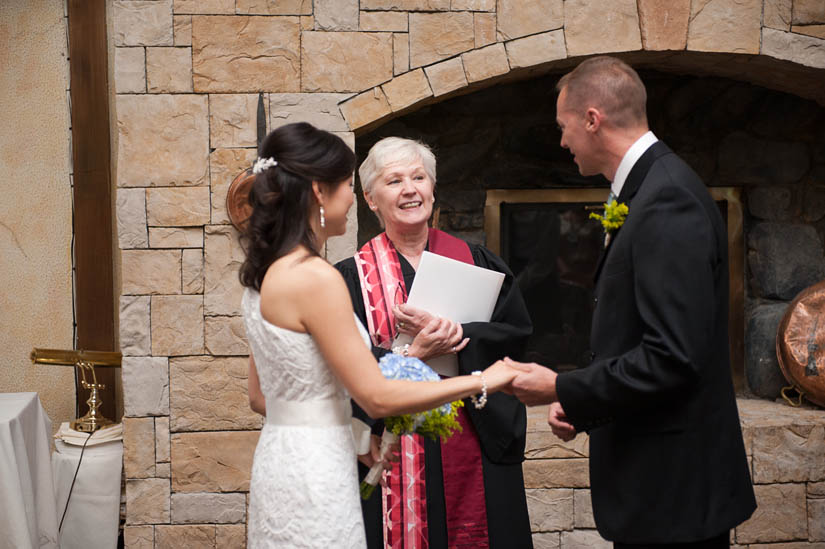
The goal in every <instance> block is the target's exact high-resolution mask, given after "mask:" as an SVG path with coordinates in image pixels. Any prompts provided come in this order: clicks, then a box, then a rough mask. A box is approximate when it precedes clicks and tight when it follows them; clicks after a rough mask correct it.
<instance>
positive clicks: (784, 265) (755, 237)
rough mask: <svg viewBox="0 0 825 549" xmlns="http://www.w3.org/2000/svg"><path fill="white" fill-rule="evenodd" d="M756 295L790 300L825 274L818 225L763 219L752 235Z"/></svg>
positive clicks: (754, 290)
mask: <svg viewBox="0 0 825 549" xmlns="http://www.w3.org/2000/svg"><path fill="white" fill-rule="evenodd" d="M748 248H749V249H748V263H749V265H750V269H751V272H752V273H753V279H752V280H751V284H752V290H753V293H754V295H756V296H759V297H764V298H768V299H781V300H786V301H789V300H791V299H793V298H794V297H795V296H796V295H797V294H798V293H799V292H800V291H802V290H804V289H805V288H807V287H808V286H810V285H812V284H814V283H816V282H819V281H820V280H822V279H823V278H825V257H823V248H822V241H821V240H820V238H819V235H818V234H817V232H816V229H814V228H813V227H811V226H809V225H794V224H789V223H771V222H767V223H760V224H758V225H756V226H755V227H754V228H753V230H752V231H751V233H750V235H749V238H748Z"/></svg>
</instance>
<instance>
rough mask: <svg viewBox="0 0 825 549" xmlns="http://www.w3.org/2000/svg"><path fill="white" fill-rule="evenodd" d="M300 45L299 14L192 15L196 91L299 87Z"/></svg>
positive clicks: (275, 90) (286, 90) (228, 91)
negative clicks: (280, 15)
mask: <svg viewBox="0 0 825 549" xmlns="http://www.w3.org/2000/svg"><path fill="white" fill-rule="evenodd" d="M300 44H301V24H300V21H299V19H298V18H297V17H250V16H240V15H233V16H224V15H211V16H204V15H196V16H193V17H192V68H193V71H194V76H193V78H194V87H195V91H196V92H209V93H239V92H241V93H243V92H257V91H270V92H295V91H298V87H299V82H300V67H301V57H300V56H301V52H300Z"/></svg>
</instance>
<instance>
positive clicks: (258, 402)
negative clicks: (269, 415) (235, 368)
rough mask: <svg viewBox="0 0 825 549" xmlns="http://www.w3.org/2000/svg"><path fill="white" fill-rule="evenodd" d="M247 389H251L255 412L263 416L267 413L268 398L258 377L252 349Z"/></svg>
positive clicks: (251, 405) (251, 404)
mask: <svg viewBox="0 0 825 549" xmlns="http://www.w3.org/2000/svg"><path fill="white" fill-rule="evenodd" d="M247 389H248V391H249V407H250V408H252V411H253V412H257V413H259V414H261V415H262V416H265V415H266V399H265V398H264V394H263V392H262V391H261V382H260V380H259V379H258V369H257V368H256V367H255V359H254V358H253V357H252V351H251V350H250V352H249V376H248V378H247Z"/></svg>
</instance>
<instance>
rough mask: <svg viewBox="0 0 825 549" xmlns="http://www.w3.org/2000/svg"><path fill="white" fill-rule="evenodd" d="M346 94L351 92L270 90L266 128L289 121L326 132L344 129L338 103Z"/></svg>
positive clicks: (279, 125)
mask: <svg viewBox="0 0 825 549" xmlns="http://www.w3.org/2000/svg"><path fill="white" fill-rule="evenodd" d="M350 97H352V94H351V93H271V94H269V120H270V129H273V130H274V129H275V128H279V127H281V126H283V125H286V124H292V123H293V122H309V123H310V124H312V125H313V126H315V127H316V128H320V129H322V130H326V131H328V132H345V131H347V130H349V128H348V127H347V122H346V121H345V120H344V117H343V116H341V110H340V109H339V108H338V104H339V103H341V102H342V101H345V100H346V99H349V98H350ZM253 160H254V157H253Z"/></svg>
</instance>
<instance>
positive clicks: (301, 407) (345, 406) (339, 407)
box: [266, 399, 352, 427]
mask: <svg viewBox="0 0 825 549" xmlns="http://www.w3.org/2000/svg"><path fill="white" fill-rule="evenodd" d="M351 419H352V405H351V404H350V401H349V399H343V400H342V399H334V400H333V399H324V400H272V399H268V400H267V401H266V422H267V423H271V424H272V425H284V426H293V427H294V426H300V427H327V426H331V425H350V420H351Z"/></svg>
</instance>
